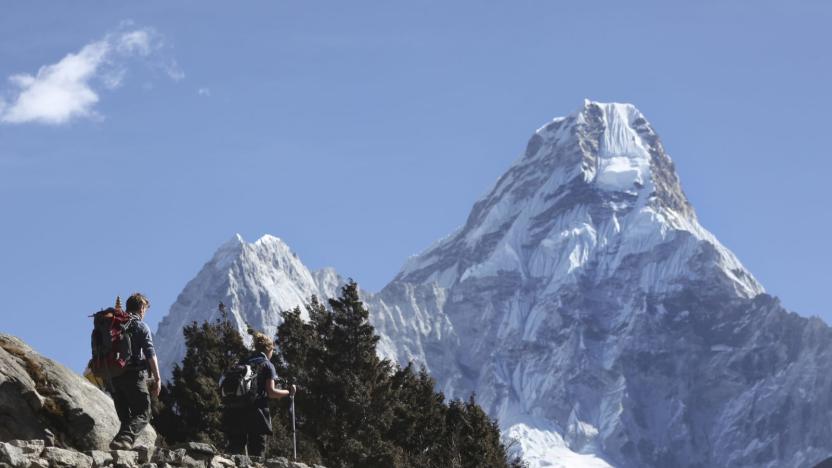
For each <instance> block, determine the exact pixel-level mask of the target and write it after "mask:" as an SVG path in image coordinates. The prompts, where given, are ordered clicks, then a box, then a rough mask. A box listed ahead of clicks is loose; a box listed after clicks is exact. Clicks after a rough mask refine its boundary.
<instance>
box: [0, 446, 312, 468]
mask: <svg viewBox="0 0 832 468" xmlns="http://www.w3.org/2000/svg"><path fill="white" fill-rule="evenodd" d="M46 443H47V442H46V441H44V440H12V441H10V442H0V468H34V467H43V468H60V467H76V468H102V467H114V468H172V467H183V468H232V467H249V468H309V466H308V465H305V464H303V463H297V462H291V461H289V460H287V459H286V458H283V457H275V458H258V457H247V456H244V455H227V454H222V453H220V452H218V451H217V449H216V448H214V446H212V445H209V444H200V443H194V442H191V443H187V444H181V445H178V446H176V447H175V448H173V449H167V448H161V447H150V446H137V447H136V448H135V449H133V450H112V451H102V450H88V451H85V452H79V451H77V450H70V449H64V448H58V447H47V446H46ZM312 468H323V467H321V466H319V465H313V466H312Z"/></svg>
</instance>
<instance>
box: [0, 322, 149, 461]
mask: <svg viewBox="0 0 832 468" xmlns="http://www.w3.org/2000/svg"><path fill="white" fill-rule="evenodd" d="M118 429H119V421H118V416H117V415H116V410H115V407H114V406H113V400H112V399H110V397H109V396H107V395H106V394H105V393H104V392H102V391H101V390H99V389H98V388H97V387H95V386H94V385H92V384H91V383H89V382H88V381H87V380H86V379H84V378H83V377H82V376H80V375H78V374H76V373H75V372H73V371H71V370H69V369H67V368H66V367H64V366H62V365H60V364H58V363H56V362H55V361H53V360H51V359H48V358H46V357H44V356H42V355H40V354H38V353H37V352H36V351H35V350H34V349H32V348H31V347H30V346H28V345H27V344H26V343H24V342H23V341H21V340H20V339H18V338H15V337H13V336H11V335H6V334H3V333H0V441H9V440H15V439H20V440H30V439H37V440H41V441H44V442H43V444H42V445H48V446H54V447H57V448H67V449H75V450H80V451H85V450H104V449H106V448H107V447H108V445H109V444H110V441H111V440H112V439H113V437H114V436H115V435H116V433H117V432H118ZM155 440H156V433H155V432H154V431H153V428H152V427H149V426H148V428H147V429H145V431H144V432H142V434H141V435H140V437H139V439H138V441H137V444H140V445H153V444H154V442H155ZM27 466H28V465H27Z"/></svg>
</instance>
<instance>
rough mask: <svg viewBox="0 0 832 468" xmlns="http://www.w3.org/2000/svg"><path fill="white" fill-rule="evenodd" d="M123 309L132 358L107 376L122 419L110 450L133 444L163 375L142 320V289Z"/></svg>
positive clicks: (147, 303)
mask: <svg viewBox="0 0 832 468" xmlns="http://www.w3.org/2000/svg"><path fill="white" fill-rule="evenodd" d="M126 306H127V310H126V312H127V313H128V314H130V315H131V318H132V320H131V321H130V325H129V326H128V327H127V329H126V333H129V334H130V343H131V346H130V347H131V348H132V350H131V358H130V362H129V363H128V364H127V366H126V367H125V372H124V373H122V374H121V375H119V376H116V377H112V378H111V379H110V391H111V393H112V396H113V403H115V406H116V413H117V414H118V419H119V421H120V422H121V428H120V429H119V431H118V434H116V436H115V437H114V438H113V441H112V442H111V443H110V449H112V450H127V449H131V448H133V444H134V443H135V442H136V438H137V437H138V435H139V434H140V433H141V431H142V430H143V429H144V428H145V426H147V424H148V423H149V422H150V393H152V394H153V396H156V397H158V396H159V392H160V391H161V389H162V379H161V378H160V376H159V361H158V360H157V359H156V351H155V350H154V349H153V338H152V337H151V335H150V328H149V327H148V326H147V324H146V323H144V322H143V321H142V320H143V319H144V316H145V314H146V313H147V309H148V308H150V301H149V300H148V299H147V297H145V296H144V295H142V294H141V293H135V294H133V295H132V296H130V297H129V298H127V304H126ZM148 370H149V371H150V375H151V376H152V377H153V383H152V384H151V387H150V388H149V389H148V382H147V371H148Z"/></svg>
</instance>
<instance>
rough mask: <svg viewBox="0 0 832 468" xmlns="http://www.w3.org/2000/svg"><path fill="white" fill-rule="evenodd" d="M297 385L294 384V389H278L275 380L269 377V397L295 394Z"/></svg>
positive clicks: (267, 387)
mask: <svg viewBox="0 0 832 468" xmlns="http://www.w3.org/2000/svg"><path fill="white" fill-rule="evenodd" d="M294 390H295V386H294V385H292V390H291V391H290V390H281V389H278V388H277V387H276V386H275V384H274V380H271V379H269V380H268V383H267V384H266V392H267V393H268V394H269V398H275V399H277V398H285V397H287V396H289V395H292V394H294V393H295V392H294Z"/></svg>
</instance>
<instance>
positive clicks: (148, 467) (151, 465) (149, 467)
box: [140, 463, 159, 468]
mask: <svg viewBox="0 0 832 468" xmlns="http://www.w3.org/2000/svg"><path fill="white" fill-rule="evenodd" d="M140 468H159V467H158V466H157V465H156V464H155V463H145V464H144V465H141V467H140Z"/></svg>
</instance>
